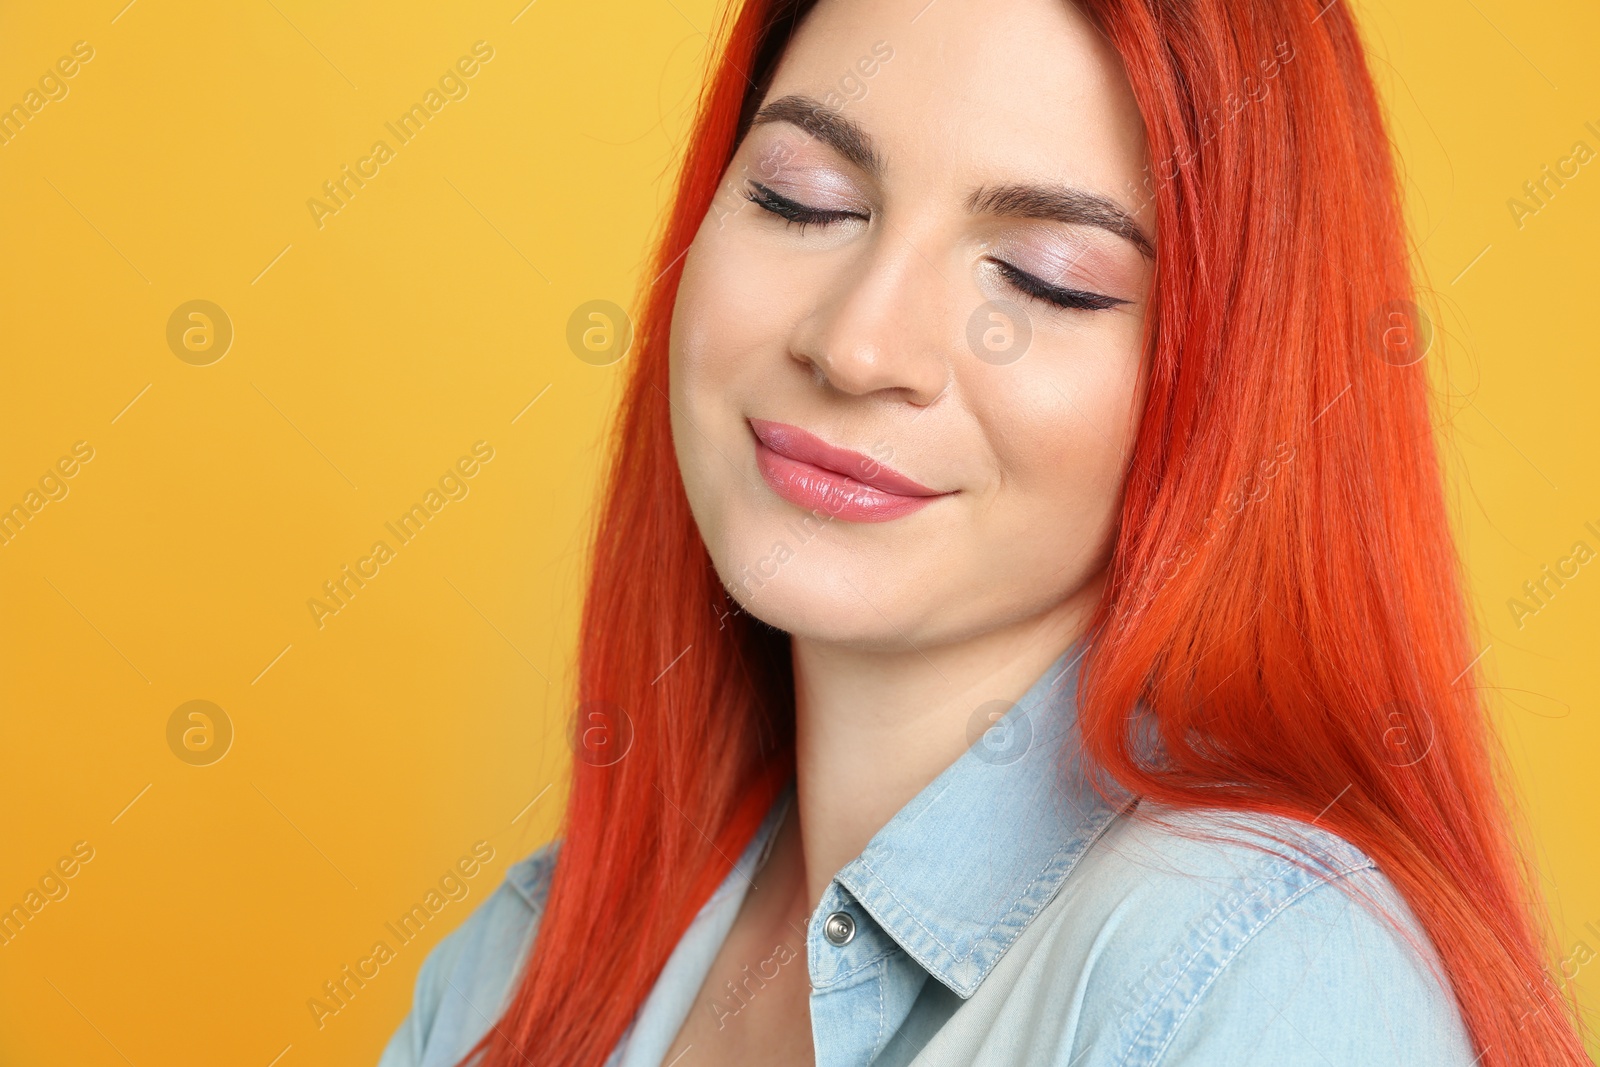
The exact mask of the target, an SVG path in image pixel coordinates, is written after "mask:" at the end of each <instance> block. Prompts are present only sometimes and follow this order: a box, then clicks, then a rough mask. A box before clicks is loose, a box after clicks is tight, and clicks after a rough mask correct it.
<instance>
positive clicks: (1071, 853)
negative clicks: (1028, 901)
mask: <svg viewBox="0 0 1600 1067" xmlns="http://www.w3.org/2000/svg"><path fill="white" fill-rule="evenodd" d="M1120 814H1121V811H1120V810H1110V809H1108V810H1102V811H1101V812H1099V813H1097V815H1096V817H1095V819H1093V820H1091V821H1090V823H1089V824H1088V826H1087V827H1085V832H1084V834H1083V835H1082V836H1081V837H1079V838H1078V839H1077V840H1075V841H1073V842H1071V843H1069V844H1067V845H1064V846H1062V847H1061V848H1059V849H1057V850H1056V852H1055V853H1054V854H1053V855H1052V856H1051V857H1050V859H1049V860H1048V861H1047V862H1046V863H1045V865H1044V867H1043V868H1042V869H1041V870H1040V871H1039V874H1038V876H1037V877H1035V878H1034V879H1033V881H1031V882H1029V883H1028V885H1027V886H1026V887H1024V888H1023V889H1022V890H1020V891H1018V893H1017V895H1016V896H1015V897H1014V898H1012V901H1011V903H1010V905H1009V906H1008V908H1007V910H1006V913H1005V914H1004V915H1003V916H1001V917H1000V918H999V919H997V920H995V922H994V923H992V924H990V926H989V931H991V932H992V931H994V930H996V929H998V928H1001V927H1011V930H1010V934H1009V936H1007V937H1006V938H1005V940H1004V941H998V940H997V939H995V938H994V937H993V936H992V933H989V934H986V935H985V936H983V937H980V938H977V939H976V940H974V942H973V945H972V948H971V949H970V950H969V951H968V952H967V953H966V954H965V955H962V956H958V955H956V953H955V951H954V950H953V949H951V947H950V946H949V945H947V944H945V943H944V942H943V941H942V940H940V938H939V936H938V935H937V934H935V933H934V932H933V931H932V930H930V929H928V928H927V926H925V925H923V923H922V921H921V920H920V919H919V918H918V917H917V915H916V912H915V911H914V910H913V909H912V908H910V907H908V906H907V905H906V903H905V902H904V901H902V900H901V899H900V897H899V896H898V895H896V894H895V892H894V890H893V889H891V888H890V887H889V885H888V884H887V883H886V882H885V881H884V880H883V878H882V876H881V875H879V874H878V872H877V871H876V870H875V869H874V868H873V867H872V865H871V864H869V863H867V862H866V861H865V860H864V859H858V861H857V862H859V863H860V864H861V866H862V867H864V868H866V870H867V871H868V872H870V873H871V874H872V878H873V886H872V890H873V891H874V892H881V893H883V894H884V895H885V896H887V897H888V898H889V899H890V900H892V901H893V902H894V904H895V906H896V907H897V908H898V909H899V910H900V911H901V912H902V913H904V914H905V916H906V917H907V918H908V919H910V920H911V922H912V923H913V924H915V926H916V927H917V929H919V930H921V931H922V933H923V934H924V935H926V936H927V938H928V939H929V940H930V941H932V942H933V943H934V944H936V945H938V946H939V947H940V948H941V949H943V950H944V952H945V954H946V955H948V956H949V957H951V958H952V959H953V960H955V961H956V962H958V963H966V962H968V961H969V960H971V959H972V957H973V956H974V955H975V954H976V953H977V952H978V950H979V948H980V947H982V946H985V945H993V946H995V948H997V949H998V951H996V952H995V954H994V960H991V961H990V964H989V966H988V967H986V968H984V975H980V977H979V982H980V983H981V981H982V978H983V977H984V976H986V975H987V973H988V971H989V970H991V969H992V968H993V965H994V961H995V960H998V959H999V958H1000V956H1002V955H1004V954H1005V951H1006V949H1008V948H1009V947H1010V946H1011V943H1012V942H1014V941H1015V940H1016V939H1017V938H1018V937H1020V936H1021V935H1022V932H1023V931H1024V930H1026V929H1027V928H1028V925H1029V924H1028V923H1027V922H1023V923H1020V924H1014V923H1013V920H1014V919H1015V918H1016V917H1017V916H1018V915H1019V914H1022V913H1023V912H1024V911H1026V910H1027V909H1024V908H1021V907H1019V904H1020V902H1021V901H1022V900H1024V899H1025V898H1026V897H1027V896H1028V895H1029V894H1031V893H1032V892H1033V891H1034V890H1035V889H1036V888H1038V886H1039V885H1040V884H1041V883H1043V882H1045V881H1046V880H1048V879H1050V878H1052V877H1055V879H1056V882H1057V885H1058V886H1059V885H1060V884H1061V883H1063V882H1065V881H1066V876H1067V875H1068V874H1070V873H1071V871H1072V868H1073V867H1074V866H1076V864H1077V862H1078V860H1079V859H1080V858H1082V856H1083V854H1084V853H1085V852H1087V851H1088V850H1089V847H1090V846H1091V845H1093V844H1094V843H1095V842H1096V841H1098V840H1099V839H1100V836H1101V834H1102V833H1103V832H1104V831H1105V828H1106V827H1107V826H1109V825H1110V824H1111V821H1112V820H1113V819H1115V818H1116V817H1117V816H1118V815H1120ZM1048 903H1049V901H1048V900H1046V901H1043V902H1041V903H1040V904H1039V905H1038V906H1036V907H1033V908H1032V913H1033V916H1034V917H1037V916H1038V914H1039V912H1040V911H1042V910H1043V909H1044V906H1045V905H1046V904H1048ZM913 958H915V957H913ZM919 962H920V961H919ZM947 984H948V983H947ZM963 999H965V998H963Z"/></svg>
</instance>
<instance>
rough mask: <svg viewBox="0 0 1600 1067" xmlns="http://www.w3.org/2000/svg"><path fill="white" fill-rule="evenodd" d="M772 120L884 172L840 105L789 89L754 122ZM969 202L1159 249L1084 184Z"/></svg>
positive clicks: (986, 191) (994, 194) (1009, 190)
mask: <svg viewBox="0 0 1600 1067" xmlns="http://www.w3.org/2000/svg"><path fill="white" fill-rule="evenodd" d="M773 122H787V123H790V124H792V125H794V126H798V127H799V128H800V129H802V130H804V131H805V132H806V133H808V134H810V135H811V136H813V137H815V138H816V139H817V140H819V141H821V142H822V143H823V144H825V145H827V146H828V147H829V148H831V149H833V150H834V151H835V152H837V153H838V154H839V155H840V156H842V157H843V158H844V159H845V161H846V162H848V163H850V164H852V165H854V166H855V167H857V168H859V169H860V170H862V171H865V172H866V173H867V174H868V175H869V176H871V177H872V178H874V179H881V178H882V177H883V172H884V163H883V157H882V156H881V155H879V154H878V152H877V149H876V148H874V147H873V144H872V137H871V135H869V134H868V133H867V131H866V130H864V129H862V128H861V126H860V125H858V124H857V123H855V122H853V121H851V120H850V119H847V118H845V117H844V116H843V115H842V114H840V113H839V110H838V109H837V108H830V107H828V106H827V105H826V104H823V103H822V102H821V101H819V100H815V99H813V98H812V97H809V96H803V95H799V94H791V95H789V96H784V97H779V98H778V99H777V100H774V101H772V102H771V103H769V104H765V105H763V106H762V108H761V110H760V111H758V112H756V115H755V117H754V118H753V119H752V120H751V121H750V127H751V128H752V129H754V128H755V127H757V126H763V125H766V124H768V123H773ZM966 207H967V210H968V211H969V212H971V213H973V214H990V215H1004V216H1009V217H1012V218H1023V219H1044V220H1048V221H1054V222H1063V223H1067V224H1068V225H1075V226H1097V227H1099V228H1100V229H1103V230H1106V231H1108V232H1110V233H1113V234H1115V235H1116V236H1118V237H1121V238H1123V239H1124V240H1126V241H1128V242H1129V243H1131V244H1132V245H1133V246H1134V247H1135V248H1137V249H1138V250H1139V254H1140V255H1143V256H1145V257H1147V258H1148V257H1151V256H1153V255H1154V254H1155V246H1154V245H1153V244H1152V242H1151V241H1150V238H1149V237H1148V236H1147V235H1146V234H1145V232H1144V230H1143V228H1141V227H1140V225H1139V224H1138V222H1136V221H1135V220H1134V218H1133V216H1132V215H1131V214H1129V213H1128V212H1127V211H1126V210H1125V209H1124V208H1123V207H1122V206H1121V205H1119V204H1118V203H1117V202H1116V201H1114V200H1112V199H1110V198H1109V197H1105V196H1101V195H1100V194H1098V193H1091V192H1088V191H1087V190H1084V189H1076V188H1073V187H1071V186H1065V185H1015V184H1008V185H999V186H980V187H979V188H977V189H974V190H973V191H972V192H971V193H969V194H968V195H967V198H966Z"/></svg>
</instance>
